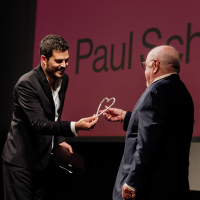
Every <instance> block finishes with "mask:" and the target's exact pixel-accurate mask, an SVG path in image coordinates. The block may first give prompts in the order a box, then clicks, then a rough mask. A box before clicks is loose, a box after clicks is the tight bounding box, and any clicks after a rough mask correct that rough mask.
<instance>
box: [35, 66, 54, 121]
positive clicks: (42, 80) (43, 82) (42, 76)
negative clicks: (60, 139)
mask: <svg viewBox="0 0 200 200" xmlns="http://www.w3.org/2000/svg"><path fill="white" fill-rule="evenodd" d="M36 70H37V72H38V76H39V81H40V83H41V85H42V88H43V90H44V92H45V94H46V96H47V98H48V99H49V101H50V104H51V110H52V115H53V119H52V120H55V105H54V101H53V96H52V92H51V88H50V85H49V82H48V80H47V78H46V76H45V74H44V72H43V69H42V67H41V65H40V64H39V65H38V66H37V68H36Z"/></svg>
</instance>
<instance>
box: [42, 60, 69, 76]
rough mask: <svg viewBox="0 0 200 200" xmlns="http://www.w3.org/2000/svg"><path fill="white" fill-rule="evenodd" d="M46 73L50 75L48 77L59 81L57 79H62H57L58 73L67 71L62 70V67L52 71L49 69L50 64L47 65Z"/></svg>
mask: <svg viewBox="0 0 200 200" xmlns="http://www.w3.org/2000/svg"><path fill="white" fill-rule="evenodd" d="M45 71H46V73H47V74H48V76H49V77H50V78H51V79H54V80H55V79H57V78H60V77H57V76H56V71H62V72H63V73H64V71H65V69H62V67H60V66H59V67H58V68H53V69H51V67H49V63H47V67H46V70H45Z"/></svg>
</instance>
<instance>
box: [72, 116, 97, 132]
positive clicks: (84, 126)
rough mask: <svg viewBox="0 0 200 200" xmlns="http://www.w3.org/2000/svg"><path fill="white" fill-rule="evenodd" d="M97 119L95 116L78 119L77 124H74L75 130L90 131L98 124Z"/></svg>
mask: <svg viewBox="0 0 200 200" xmlns="http://www.w3.org/2000/svg"><path fill="white" fill-rule="evenodd" d="M98 119H99V118H98V117H97V116H96V115H93V116H92V117H88V118H83V119H80V120H79V121H78V122H76V123H75V129H76V130H86V131H92V129H93V128H94V126H95V125H96V123H97V122H98Z"/></svg>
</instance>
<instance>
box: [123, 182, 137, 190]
mask: <svg viewBox="0 0 200 200" xmlns="http://www.w3.org/2000/svg"><path fill="white" fill-rule="evenodd" d="M125 186H126V187H127V188H129V189H130V190H133V191H134V192H135V188H134V187H132V186H130V185H127V184H126V183H125Z"/></svg>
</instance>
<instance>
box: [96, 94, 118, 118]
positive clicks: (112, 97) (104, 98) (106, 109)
mask: <svg viewBox="0 0 200 200" xmlns="http://www.w3.org/2000/svg"><path fill="white" fill-rule="evenodd" d="M112 99H113V102H112V104H111V105H110V106H108V107H107V108H106V109H105V110H104V111H103V112H102V113H100V114H98V113H99V109H100V107H101V104H102V103H103V102H104V101H105V100H107V102H109V101H110V100H112ZM114 103H115V98H114V97H112V98H110V99H108V98H107V97H106V98H104V99H103V100H102V101H101V103H100V104H99V107H98V109H97V113H96V116H97V117H98V116H100V115H101V114H103V113H104V112H106V111H107V110H108V109H109V108H110V107H111V106H112V105H113V104H114Z"/></svg>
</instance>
